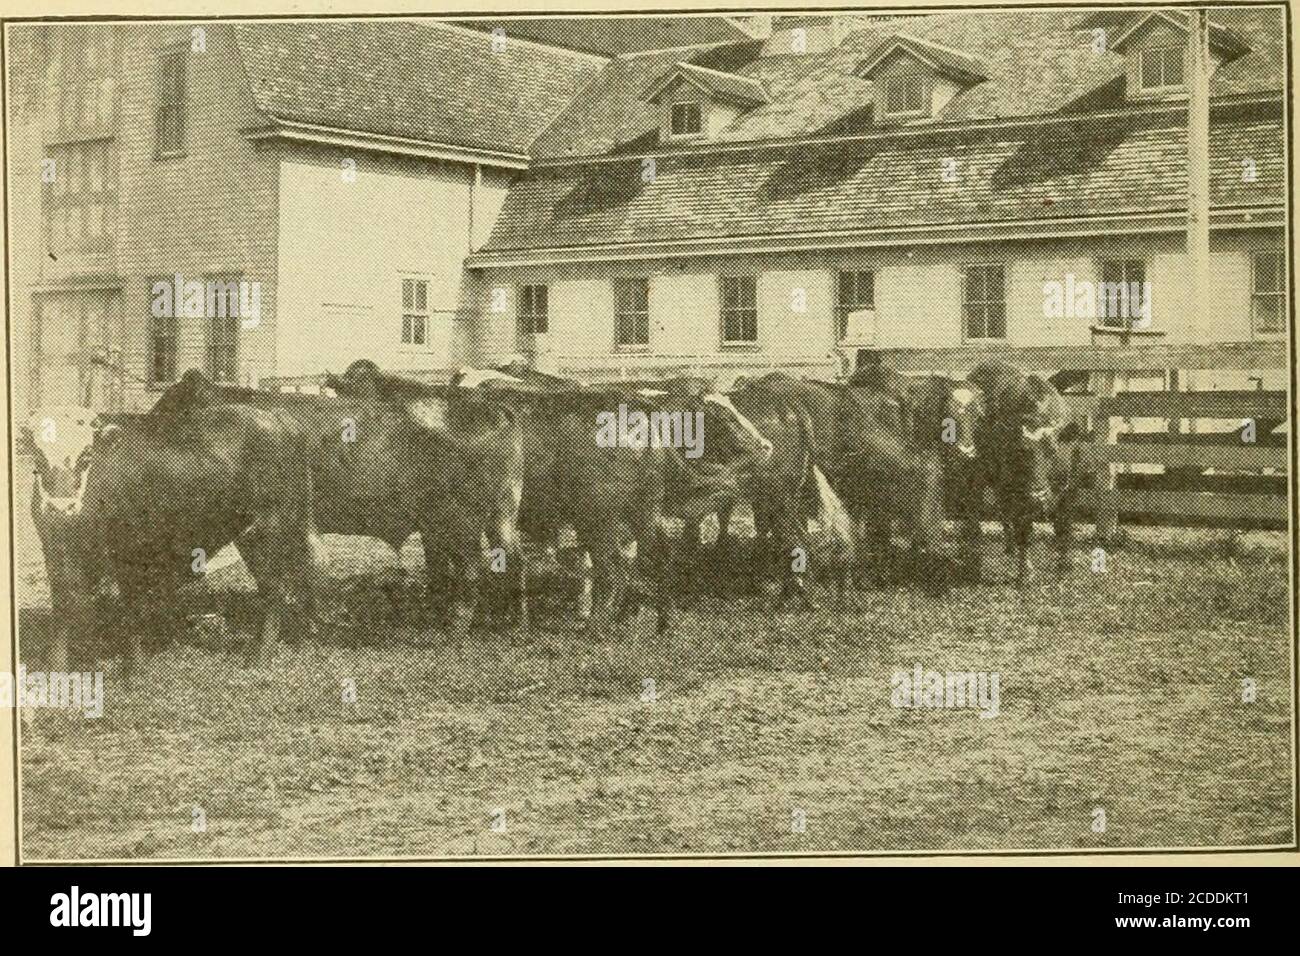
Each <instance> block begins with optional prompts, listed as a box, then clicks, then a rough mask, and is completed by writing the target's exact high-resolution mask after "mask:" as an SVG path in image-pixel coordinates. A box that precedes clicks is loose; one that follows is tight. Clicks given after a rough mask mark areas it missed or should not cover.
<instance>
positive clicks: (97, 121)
mask: <svg viewBox="0 0 1300 956" xmlns="http://www.w3.org/2000/svg"><path fill="white" fill-rule="evenodd" d="M49 48H50V60H49V64H48V68H47V70H46V75H45V77H44V80H45V84H46V85H47V87H48V89H49V94H50V100H49V101H50V103H51V104H52V107H53V108H52V109H51V112H50V117H49V119H50V124H51V127H52V132H53V133H54V134H55V135H56V136H60V137H66V138H69V139H70V138H73V137H76V136H84V135H87V134H94V133H108V132H110V131H111V128H112V125H113V114H114V113H115V111H116V108H117V90H116V82H115V80H114V72H115V69H114V67H115V65H116V61H117V49H116V44H115V39H114V33H113V28H112V27H111V26H107V25H104V26H92V25H90V24H85V25H80V24H79V25H68V26H61V27H59V28H57V32H56V33H55V34H54V35H52V36H51V37H50V40H49Z"/></svg>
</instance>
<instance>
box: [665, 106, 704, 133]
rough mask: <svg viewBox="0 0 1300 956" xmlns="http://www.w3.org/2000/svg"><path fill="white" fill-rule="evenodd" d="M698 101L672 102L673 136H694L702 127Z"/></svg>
mask: <svg viewBox="0 0 1300 956" xmlns="http://www.w3.org/2000/svg"><path fill="white" fill-rule="evenodd" d="M703 128H704V127H703V123H702V121H701V109H700V104H699V103H674V104H673V114H672V132H673V135H674V136H696V135H698V134H699V132H700V130H701V129H703Z"/></svg>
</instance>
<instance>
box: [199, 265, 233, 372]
mask: <svg viewBox="0 0 1300 956" xmlns="http://www.w3.org/2000/svg"><path fill="white" fill-rule="evenodd" d="M239 286H240V277H239V276H229V275H223V276H210V277H208V278H207V280H206V281H205V282H204V305H205V306H206V313H205V314H206V316H207V318H206V319H205V321H206V322H207V323H208V336H207V348H206V350H205V351H206V354H205V358H206V360H207V370H208V377H209V378H211V379H212V380H213V381H214V382H235V381H238V378H239V324H240V321H241V319H240V316H239V308H240V296H239Z"/></svg>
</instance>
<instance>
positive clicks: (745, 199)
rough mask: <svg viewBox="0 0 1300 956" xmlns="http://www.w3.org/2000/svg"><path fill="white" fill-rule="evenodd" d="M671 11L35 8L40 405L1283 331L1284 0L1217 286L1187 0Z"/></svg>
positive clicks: (1246, 118)
mask: <svg viewBox="0 0 1300 956" xmlns="http://www.w3.org/2000/svg"><path fill="white" fill-rule="evenodd" d="M650 23H651V25H652V26H653V27H654V28H649V27H647V25H646V22H645V21H638V22H637V24H636V25H635V27H633V26H632V25H630V24H628V23H622V25H620V24H619V22H615V21H612V20H602V21H600V23H599V24H596V23H595V22H594V21H580V20H575V21H563V20H556V21H553V22H552V21H519V23H518V29H517V30H516V29H515V27H514V26H512V25H511V24H510V23H509V22H506V24H505V25H504V26H497V25H495V24H492V23H489V22H487V21H470V22H457V23H446V22H437V21H430V20H407V19H375V20H366V21H358V22H347V23H343V22H339V23H330V22H319V23H311V24H302V23H273V22H248V23H230V22H222V23H207V24H204V23H166V24H164V23H125V22H123V23H111V24H110V23H99V24H82V25H78V24H67V25H63V24H60V25H49V24H22V25H13V26H10V27H8V30H9V37H10V40H11V43H10V47H9V48H10V50H11V51H12V54H11V56H10V58H9V66H10V70H9V80H10V88H11V90H12V92H13V95H12V96H11V98H10V100H9V104H10V106H9V108H10V120H11V130H12V139H11V144H12V145H11V157H10V159H11V163H12V166H11V169H12V170H13V172H14V175H13V176H11V181H12V183H13V194H12V206H11V209H12V215H13V217H14V219H15V221H16V222H19V223H28V224H31V228H26V229H19V230H17V231H16V234H15V241H14V243H13V248H12V251H11V256H12V269H13V277H14V297H13V305H12V311H13V322H14V325H15V330H16V332H17V333H18V334H16V335H15V336H14V343H15V355H14V360H15V370H16V373H17V374H16V375H15V383H16V386H15V389H16V392H17V400H18V401H17V404H18V407H19V408H32V407H36V406H38V405H41V404H50V403H53V402H69V401H76V402H78V403H82V404H87V405H91V406H94V407H100V408H111V409H137V408H147V407H148V406H149V405H151V404H152V401H153V400H154V397H155V396H156V395H157V393H158V392H159V391H160V390H161V389H162V388H164V387H166V385H167V384H169V383H170V382H172V381H174V380H175V379H176V378H177V377H178V376H179V375H180V374H182V373H183V372H184V371H185V370H186V369H188V368H202V369H204V370H205V371H207V373H208V374H209V375H211V376H212V377H213V378H216V379H219V380H225V381H235V382H240V383H244V384H257V383H263V382H266V381H268V380H271V379H275V380H278V381H281V382H283V381H289V382H301V381H304V380H314V379H316V378H318V377H319V375H320V374H321V373H323V372H324V371H326V370H329V369H336V370H337V369H339V368H341V367H343V366H345V365H346V364H347V363H348V362H350V361H351V360H352V359H354V358H356V357H358V356H360V355H365V356H368V357H370V358H372V359H374V360H376V361H378V362H380V363H381V364H383V365H385V366H387V367H390V368H394V369H396V370H399V371H404V372H409V373H414V374H418V375H422V376H426V377H437V376H440V375H444V374H445V373H446V372H447V370H448V369H450V368H453V367H455V366H458V365H462V364H467V363H481V362H490V361H499V360H503V359H506V358H510V357H512V356H516V355H522V356H524V357H526V358H527V359H529V360H530V361H532V362H534V363H536V364H537V365H538V366H539V367H543V368H546V369H550V370H553V371H559V372H563V373H566V374H573V375H577V376H580V377H589V378H608V377H617V376H620V375H631V374H643V373H654V372H659V371H663V372H671V371H684V370H697V371H700V370H713V371H718V372H722V371H728V370H732V371H734V370H745V369H750V368H756V367H757V368H770V367H778V366H779V367H784V368H788V369H791V370H795V371H804V372H816V373H817V374H828V373H834V372H836V371H839V370H842V369H843V368H844V367H845V366H847V365H849V364H852V363H853V362H855V361H858V360H859V356H860V355H861V354H862V353H864V352H870V351H873V350H900V349H903V350H908V349H910V350H928V352H929V353H930V354H935V353H938V354H941V355H942V354H944V353H946V352H947V351H949V350H960V349H963V348H965V349H969V348H970V347H973V346H975V347H981V348H985V349H988V350H998V349H1018V348H1024V347H1035V346H1060V347H1070V346H1079V345H1087V344H1089V343H1091V342H1093V341H1094V340H1095V339H1096V337H1097V335H1098V329H1101V330H1102V332H1105V331H1106V330H1107V329H1113V328H1116V327H1119V328H1120V329H1121V330H1122V331H1123V332H1124V333H1125V335H1131V336H1133V337H1135V338H1136V339H1138V340H1140V341H1142V342H1147V343H1164V344H1168V345H1179V344H1197V343H1206V344H1214V343H1230V344H1247V345H1248V344H1252V343H1279V342H1280V341H1281V339H1282V338H1283V334H1284V330H1285V289H1286V268H1285V257H1284V255H1283V250H1284V249H1285V248H1286V244H1285V238H1284V232H1285V221H1284V220H1285V212H1284V210H1285V205H1284V203H1285V198H1284V197H1285V165H1284V152H1283V104H1284V92H1283V65H1282V63H1283V60H1282V43H1283V32H1282V24H1281V20H1280V14H1279V12H1278V11H1277V10H1271V9H1254V8H1250V9H1235V8H1234V9H1221V10H1216V11H1215V13H1214V19H1213V21H1212V23H1211V29H1210V58H1211V64H1210V66H1211V68H1212V76H1211V80H1210V93H1211V102H1212V108H1211V122H1210V128H1211V134H1210V150H1209V152H1210V165H1211V173H1212V174H1211V179H1212V190H1211V197H1210V199H1211V255H1210V273H1211V277H1210V285H1209V288H1208V290H1207V301H1209V302H1211V303H1212V306H1211V307H1210V308H1209V309H1208V310H1203V311H1202V312H1200V313H1198V312H1197V311H1196V310H1193V309H1190V308H1189V296H1190V295H1191V294H1192V293H1191V291H1190V290H1191V288H1192V286H1191V284H1190V283H1189V282H1188V265H1187V256H1186V251H1185V231H1184V230H1185V226H1186V217H1187V205H1188V204H1187V178H1188V177H1187V159H1186V155H1187V149H1186V125H1187V121H1186V116H1187V89H1186V85H1185V79H1186V73H1187V71H1186V63H1185V62H1184V59H1185V54H1184V53H1183V52H1182V51H1184V50H1185V49H1186V34H1187V23H1186V20H1185V18H1183V17H1182V15H1181V14H1176V13H1169V12H1156V13H1151V12H1142V11H1110V12H1106V13H1099V14H1092V15H1087V14H1084V13H1079V12H1077V11H1069V10H1065V11H1061V10H1055V11H1053V10H1032V11H1016V12H1005V11H1001V12H1000V11H973V12H971V11H947V12H941V13H934V14H930V15H926V16H915V17H898V16H892V17H877V18H871V17H858V16H848V15H844V16H829V15H826V16H801V17H794V16H777V17H773V16H766V15H764V16H752V17H746V18H730V17H699V18H685V19H674V20H673V21H671V22H668V21H665V22H663V23H660V22H659V21H650ZM566 24H567V26H566ZM46 89H49V90H52V91H53V93H52V95H47V94H46V93H45V90H46ZM214 284H215V285H216V288H217V290H218V292H220V290H221V289H224V288H229V289H231V290H232V291H233V290H239V292H240V293H242V296H243V297H242V300H241V301H243V302H244V304H245V309H244V311H245V313H246V314H244V315H242V316H236V315H232V314H231V312H232V310H231V309H230V308H228V307H226V306H224V305H223V299H222V296H221V295H220V294H218V295H217V296H216V301H215V302H214V301H212V300H213V295H212V293H211V289H212V287H213V286H214ZM167 288H174V289H175V290H176V292H177V295H176V296H175V299H176V300H177V301H178V302H179V301H181V300H185V299H190V298H192V299H193V301H192V302H191V303H190V304H191V305H192V306H193V308H185V309H180V308H176V307H173V308H171V309H166V308H164V309H159V308H157V297H158V290H159V289H167ZM186 289H191V290H193V289H200V290H201V291H202V292H203V293H204V294H203V295H201V296H199V297H197V298H193V297H190V296H186V295H185V290H186ZM1130 293H1131V294H1130ZM214 306H215V308H214ZM250 306H251V307H252V309H251V311H255V313H256V314H247V313H249V312H250V308H249V307H250ZM158 312H162V313H163V314H155V313H158ZM1198 314H1199V315H1200V318H1199V319H1198V320H1194V319H1193V316H1196V315H1198ZM930 364H931V365H935V366H940V365H944V364H945V363H944V362H943V361H941V360H938V359H931V360H930ZM1238 364H1239V365H1241V364H1243V363H1238ZM1244 365H1245V366H1246V368H1244V369H1242V371H1243V372H1249V373H1252V374H1253V372H1252V370H1251V369H1250V367H1249V366H1250V363H1249V362H1245V363H1244ZM1269 374H1270V375H1271V374H1272V373H1269ZM1211 377H1212V378H1214V380H1213V381H1206V382H1204V383H1199V384H1200V385H1201V386H1203V387H1232V386H1234V385H1236V386H1240V385H1241V382H1240V381H1238V380H1235V379H1234V380H1227V379H1224V376H1223V375H1222V374H1218V373H1215V374H1214V375H1213V376H1211ZM1241 377H1242V376H1237V378H1238V379H1240V378H1241ZM1274 377H1275V376H1274ZM1271 384H1273V385H1274V386H1276V385H1277V384H1278V383H1277V382H1271Z"/></svg>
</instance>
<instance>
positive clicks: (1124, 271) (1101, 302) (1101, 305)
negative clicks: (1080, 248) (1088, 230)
mask: <svg viewBox="0 0 1300 956" xmlns="http://www.w3.org/2000/svg"><path fill="white" fill-rule="evenodd" d="M1132 265H1137V267H1138V268H1139V269H1141V270H1142V278H1141V280H1140V283H1139V288H1140V287H1141V286H1142V285H1145V283H1146V281H1147V261H1146V260H1145V259H1132V258H1126V259H1099V260H1097V274H1098V286H1097V291H1098V295H1097V296H1096V308H1097V312H1098V314H1097V315H1096V316H1095V319H1094V321H1095V324H1096V325H1097V326H1098V327H1099V328H1103V329H1132V328H1133V327H1134V325H1133V323H1134V321H1135V320H1134V318H1133V317H1132V316H1128V315H1126V316H1122V317H1120V318H1118V319H1115V318H1113V317H1112V316H1109V315H1105V314H1104V313H1103V312H1102V310H1103V309H1105V307H1106V302H1107V299H1106V297H1105V296H1104V295H1101V294H1100V293H1101V292H1102V291H1103V290H1104V289H1105V287H1106V286H1105V284H1106V283H1107V282H1109V281H1111V280H1108V279H1107V278H1106V269H1107V268H1108V267H1112V266H1119V269H1120V281H1122V282H1123V283H1124V284H1125V286H1126V287H1127V286H1129V285H1132V280H1131V279H1130V278H1129V267H1130V266H1132ZM1141 305H1142V302H1141V300H1139V301H1138V307H1139V309H1140V308H1141ZM1129 311H1130V312H1132V311H1133V309H1132V307H1131V306H1130V308H1129Z"/></svg>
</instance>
